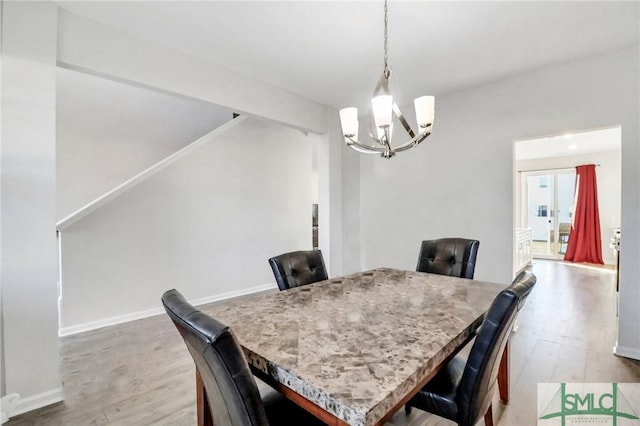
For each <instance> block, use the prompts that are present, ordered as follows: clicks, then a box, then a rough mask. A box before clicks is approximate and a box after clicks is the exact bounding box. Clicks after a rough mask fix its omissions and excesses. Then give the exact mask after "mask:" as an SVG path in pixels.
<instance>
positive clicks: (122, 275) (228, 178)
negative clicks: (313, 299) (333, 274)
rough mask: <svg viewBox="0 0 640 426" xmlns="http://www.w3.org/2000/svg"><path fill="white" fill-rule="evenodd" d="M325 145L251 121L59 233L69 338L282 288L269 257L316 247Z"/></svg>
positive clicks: (64, 315)
mask: <svg viewBox="0 0 640 426" xmlns="http://www.w3.org/2000/svg"><path fill="white" fill-rule="evenodd" d="M315 138H317V136H304V135H303V134H302V133H301V132H300V131H298V130H294V129H290V128H285V127H283V126H281V125H278V124H274V123H269V122H266V121H262V120H258V119H246V120H243V121H242V122H241V123H240V124H238V125H237V126H234V127H232V128H231V129H229V130H228V131H227V132H225V133H223V134H222V135H220V136H217V137H215V138H214V139H213V140H211V141H210V142H209V143H207V144H205V145H203V146H202V147H200V148H199V149H197V150H195V151H193V152H192V153H190V154H189V155H187V156H186V157H184V158H183V159H182V160H180V161H179V162H177V163H174V164H173V165H171V166H169V167H168V168H166V169H164V170H162V171H160V172H158V173H157V174H155V175H153V176H152V177H150V178H149V179H148V180H146V181H144V182H142V183H140V184H138V185H137V186H135V187H134V188H132V189H130V190H129V191H127V192H125V193H124V194H122V195H120V196H119V197H118V198H116V199H114V200H112V201H111V202H109V203H108V204H106V205H105V206H103V207H102V208H101V209H99V210H97V211H95V212H94V213H92V214H90V215H89V216H87V217H85V218H83V219H81V220H80V221H79V222H76V223H75V224H73V225H71V226H70V227H69V228H67V229H66V230H65V231H64V232H63V233H62V278H63V281H62V282H63V284H62V295H63V299H62V300H63V305H62V331H63V333H68V332H74V331H78V330H82V329H86V328H92V327H95V326H99V325H104V324H108V323H113V322H118V321H122V320H126V319H130V318H132V317H136V316H139V315H144V314H150V313H154V312H160V303H159V300H160V296H161V295H162V293H163V292H164V291H165V290H168V289H170V288H174V287H175V288H177V289H179V290H180V291H182V292H183V293H184V294H185V296H186V297H188V298H189V299H192V300H197V299H200V301H203V300H204V299H206V300H212V299H215V298H219V297H224V296H229V295H232V294H239V293H242V292H249V291H255V290H257V289H264V288H274V287H275V282H274V279H273V274H272V272H271V269H270V268H269V266H268V263H267V259H268V258H269V257H271V256H273V255H276V254H280V253H283V252H286V251H292V250H299V249H310V248H311V204H312V190H311V184H312V177H311V152H312V143H315V142H316V141H315Z"/></svg>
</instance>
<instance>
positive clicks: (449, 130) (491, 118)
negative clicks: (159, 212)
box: [360, 47, 640, 358]
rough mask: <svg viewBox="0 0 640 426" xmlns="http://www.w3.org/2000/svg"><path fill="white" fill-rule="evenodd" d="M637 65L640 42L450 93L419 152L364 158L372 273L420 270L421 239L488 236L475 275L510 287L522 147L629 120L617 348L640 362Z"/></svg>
mask: <svg viewBox="0 0 640 426" xmlns="http://www.w3.org/2000/svg"><path fill="white" fill-rule="evenodd" d="M638 63H639V55H638V48H637V47H636V48H631V49H626V50H623V51H619V52H613V53H610V54H607V55H602V56H596V57H591V58H587V59H583V60H579V61H574V62H571V63H567V64H563V65H558V66H554V67H549V68H546V69H542V70H539V71H536V72H531V73H528V74H525V75H521V76H517V77H514V78H512V79H509V80H505V81H500V82H497V83H494V84H490V85H486V86H482V87H478V88H475V89H471V90H468V91H464V92H459V93H454V94H451V95H447V96H440V97H439V98H438V99H437V100H436V119H435V127H434V132H433V135H432V136H431V137H430V138H429V139H427V141H425V142H424V143H423V144H422V145H421V146H420V147H418V148H417V149H413V150H411V151H408V152H406V153H403V154H400V155H398V156H397V157H395V158H394V159H392V160H391V161H384V160H382V159H380V158H370V157H365V156H363V157H361V160H360V171H361V173H360V197H361V206H360V209H361V212H363V213H362V215H361V217H362V221H361V239H362V246H361V250H362V265H363V268H371V267H376V266H382V265H385V266H395V267H401V268H409V269H411V268H415V264H416V259H417V255H418V247H419V243H420V241H421V240H423V239H428V238H437V237H442V236H466V237H471V238H477V239H479V240H480V251H479V254H478V264H477V269H476V271H477V272H476V278H477V279H484V280H493V281H499V282H504V283H506V282H510V281H511V279H512V271H511V265H512V252H511V250H512V244H513V188H512V185H513V141H514V140H519V139H525V138H532V137H536V136H538V135H544V134H559V133H564V132H571V131H575V130H581V129H588V128H599V127H610V126H616V125H621V126H622V224H621V225H622V229H623V231H622V232H623V234H624V237H623V239H622V251H621V270H620V291H621V304H620V317H619V323H620V327H619V329H620V330H619V336H618V346H617V349H616V350H617V352H618V353H624V354H626V355H628V356H634V357H637V358H640V333H638V330H640V314H639V311H638V309H637V306H638V305H640V285H639V281H638V277H639V276H640V262H638V259H639V258H640V218H639V216H638V211H640V191H639V190H638V187H639V186H640V172H639V171H638V170H640V168H638V164H640V149H639V146H640V143H639V131H638V127H639V122H638V121H639V115H640V111H639V109H640V108H639V105H638V103H639V97H638V93H639V90H640V87H639V82H638V75H639V74H640V69H639V68H640V67H639V64H638ZM364 212H366V214H364Z"/></svg>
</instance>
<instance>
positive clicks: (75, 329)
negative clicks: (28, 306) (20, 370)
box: [58, 283, 276, 337]
mask: <svg viewBox="0 0 640 426" xmlns="http://www.w3.org/2000/svg"><path fill="white" fill-rule="evenodd" d="M274 288H276V286H275V284H274V283H269V284H262V285H258V286H254V287H249V288H244V289H241V290H234V291H228V292H225V293H220V294H216V295H213V296H207V297H201V298H199V299H194V300H191V301H190V303H192V304H193V305H204V304H206V303H211V302H219V301H221V300H226V299H233V298H234V297H239V296H245V295H248V294H253V293H259V292H261V291H266V290H272V289H274ZM163 313H164V309H163V308H162V306H158V307H157V308H153V309H147V310H144V311H138V312H132V313H129V314H124V315H118V316H115V317H110V318H105V319H101V320H97V321H90V322H85V323H82V324H77V325H71V326H68V327H64V326H63V327H60V329H59V330H58V336H60V337H62V336H70V335H72V334H77V333H82V332H85V331H90V330H96V329H98V328H102V327H109V326H111V325H116V324H122V323H125V322H129V321H135V320H139V319H142V318H148V317H152V316H154V315H160V314H163Z"/></svg>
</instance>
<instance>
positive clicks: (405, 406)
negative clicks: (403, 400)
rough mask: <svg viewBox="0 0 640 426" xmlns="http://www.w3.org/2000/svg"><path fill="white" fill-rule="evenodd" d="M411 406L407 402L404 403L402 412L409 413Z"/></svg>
mask: <svg viewBox="0 0 640 426" xmlns="http://www.w3.org/2000/svg"><path fill="white" fill-rule="evenodd" d="M411 408H412V407H411V406H410V405H409V404H404V413H405V414H411Z"/></svg>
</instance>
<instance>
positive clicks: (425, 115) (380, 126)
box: [340, 0, 435, 158]
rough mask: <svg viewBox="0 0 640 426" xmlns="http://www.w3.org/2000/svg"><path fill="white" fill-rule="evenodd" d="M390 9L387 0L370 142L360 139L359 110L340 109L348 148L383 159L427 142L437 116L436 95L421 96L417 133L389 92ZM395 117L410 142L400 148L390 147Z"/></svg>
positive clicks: (370, 119) (370, 124)
mask: <svg viewBox="0 0 640 426" xmlns="http://www.w3.org/2000/svg"><path fill="white" fill-rule="evenodd" d="M388 22H389V20H388V10H387V0H385V1H384V70H383V71H382V76H381V77H380V81H378V85H377V86H376V88H375V90H374V92H373V99H371V108H370V110H369V137H370V139H371V143H364V142H360V141H359V140H358V127H359V123H358V108H356V107H348V108H343V109H341V110H340V124H341V126H342V134H343V136H344V141H345V143H346V144H347V146H350V147H351V148H353V149H354V150H356V151H358V152H361V153H363V154H380V156H381V157H384V158H391V157H393V156H394V155H395V154H396V152H401V151H406V150H407V149H409V148H413V147H414V146H416V145H418V144H419V143H420V142H422V141H423V140H425V139H426V138H427V136H429V135H430V134H431V128H432V127H433V118H434V114H435V98H434V97H433V96H421V97H419V98H416V99H415V100H414V101H413V103H414V107H415V111H416V121H417V125H418V132H417V133H416V132H414V131H413V129H412V128H411V126H410V125H409V123H408V122H407V120H406V119H405V118H404V116H403V115H402V112H401V111H400V108H399V107H398V104H397V102H396V100H395V99H394V98H393V96H392V95H391V91H390V90H389V79H390V78H391V70H390V69H389V64H388V57H389V46H388V44H389V42H388V40H389V38H388ZM394 116H395V117H396V118H397V119H398V122H400V124H401V125H402V127H403V128H404V130H405V131H406V132H407V134H408V135H409V140H407V141H405V142H402V143H400V144H399V145H396V146H392V145H391V136H392V133H393V132H392V130H393V122H394Z"/></svg>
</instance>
